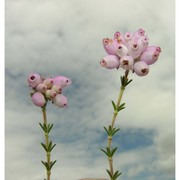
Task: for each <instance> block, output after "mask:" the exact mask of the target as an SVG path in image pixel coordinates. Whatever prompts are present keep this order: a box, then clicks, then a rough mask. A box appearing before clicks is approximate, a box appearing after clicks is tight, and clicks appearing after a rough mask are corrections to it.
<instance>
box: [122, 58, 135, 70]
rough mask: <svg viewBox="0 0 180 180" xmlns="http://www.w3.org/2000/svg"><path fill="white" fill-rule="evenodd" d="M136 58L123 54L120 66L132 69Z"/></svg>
mask: <svg viewBox="0 0 180 180" xmlns="http://www.w3.org/2000/svg"><path fill="white" fill-rule="evenodd" d="M133 63H134V59H133V58H132V57H131V56H123V57H122V58H121V59H120V66H121V68H123V69H126V70H130V69H132V68H133Z"/></svg>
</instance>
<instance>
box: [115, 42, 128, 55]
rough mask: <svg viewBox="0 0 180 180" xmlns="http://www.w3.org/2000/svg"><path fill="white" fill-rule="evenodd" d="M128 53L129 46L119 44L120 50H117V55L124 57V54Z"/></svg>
mask: <svg viewBox="0 0 180 180" xmlns="http://www.w3.org/2000/svg"><path fill="white" fill-rule="evenodd" d="M127 54H128V48H127V47H126V46H125V45H123V44H119V46H118V50H117V55H118V56H119V57H123V56H126V55H127Z"/></svg>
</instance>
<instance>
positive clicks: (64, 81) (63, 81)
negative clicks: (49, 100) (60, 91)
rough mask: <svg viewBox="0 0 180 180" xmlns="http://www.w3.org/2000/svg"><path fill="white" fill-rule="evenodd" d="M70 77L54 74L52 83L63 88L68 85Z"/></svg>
mask: <svg viewBox="0 0 180 180" xmlns="http://www.w3.org/2000/svg"><path fill="white" fill-rule="evenodd" d="M71 83H72V82H71V79H69V78H67V77H65V76H56V77H54V85H58V86H60V87H61V88H64V87H66V86H69V85H70V84H71Z"/></svg>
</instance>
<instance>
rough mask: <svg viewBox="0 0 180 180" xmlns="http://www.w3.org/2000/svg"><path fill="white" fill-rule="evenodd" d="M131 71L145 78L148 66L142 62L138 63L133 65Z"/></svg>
mask: <svg viewBox="0 0 180 180" xmlns="http://www.w3.org/2000/svg"><path fill="white" fill-rule="evenodd" d="M133 70H134V72H135V73H136V74H137V75H138V76H146V75H147V74H148V73H149V66H148V65H147V64H146V63H145V62H144V61H139V62H136V63H135V64H134V69H133Z"/></svg>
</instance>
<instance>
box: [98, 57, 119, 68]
mask: <svg viewBox="0 0 180 180" xmlns="http://www.w3.org/2000/svg"><path fill="white" fill-rule="evenodd" d="M119 63H120V62H119V57H118V56H115V55H108V56H106V57H104V58H103V59H102V60H101V61H100V64H101V66H102V67H105V68H107V69H114V68H118V67H119Z"/></svg>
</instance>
